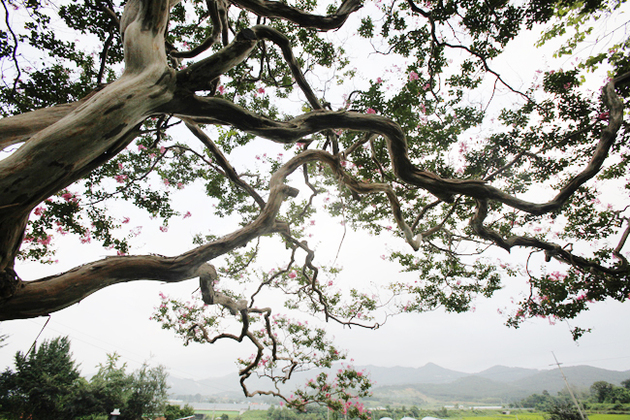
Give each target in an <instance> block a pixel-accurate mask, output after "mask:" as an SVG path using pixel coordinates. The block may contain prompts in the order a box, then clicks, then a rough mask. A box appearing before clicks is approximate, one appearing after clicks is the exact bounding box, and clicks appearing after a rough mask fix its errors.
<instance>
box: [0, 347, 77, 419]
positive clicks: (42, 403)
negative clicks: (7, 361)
mask: <svg viewBox="0 0 630 420" xmlns="http://www.w3.org/2000/svg"><path fill="white" fill-rule="evenodd" d="M85 388H86V383H85V381H84V380H83V379H82V378H80V376H79V371H78V370H77V367H76V365H75V362H74V361H73V360H72V354H71V353H70V342H69V340H68V338H67V337H59V338H55V339H53V340H50V341H44V342H42V344H41V345H40V346H39V347H38V348H33V349H31V351H30V352H28V353H27V354H23V353H21V352H18V353H17V354H16V355H15V371H12V370H10V369H7V370H6V371H5V372H4V373H3V374H2V376H0V413H2V415H3V416H4V417H6V418H8V419H23V418H25V417H29V418H33V419H42V420H46V419H51V420H52V419H68V420H69V419H75V418H80V417H81V416H82V415H86V414H89V411H85V410H86V409H88V410H89V407H86V404H85V403H86V401H85V398H84V397H85V395H84V392H82V390H84V389H85Z"/></svg>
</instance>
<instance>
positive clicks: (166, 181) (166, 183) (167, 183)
mask: <svg viewBox="0 0 630 420" xmlns="http://www.w3.org/2000/svg"><path fill="white" fill-rule="evenodd" d="M162 181H163V182H164V185H170V182H168V179H166V178H164V179H163V180H162Z"/></svg>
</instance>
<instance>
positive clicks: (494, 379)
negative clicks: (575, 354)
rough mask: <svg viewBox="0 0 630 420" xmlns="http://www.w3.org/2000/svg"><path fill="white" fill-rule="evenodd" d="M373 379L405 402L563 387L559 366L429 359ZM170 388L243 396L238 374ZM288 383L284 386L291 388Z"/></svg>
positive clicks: (504, 398) (587, 370)
mask: <svg viewBox="0 0 630 420" xmlns="http://www.w3.org/2000/svg"><path fill="white" fill-rule="evenodd" d="M357 369H360V370H364V371H366V372H368V373H369V375H370V379H371V380H372V381H373V382H375V385H374V387H373V391H374V400H375V401H379V402H383V403H384V404H387V403H388V402H390V403H396V402H398V403H402V404H407V405H412V404H415V405H422V404H424V403H428V404H436V403H438V404H448V403H471V404H472V403H480V404H505V403H509V402H514V401H518V400H520V399H523V398H525V397H527V396H528V395H531V394H534V393H538V394H539V393H542V392H543V391H545V390H546V391H548V392H550V393H551V394H555V393H557V392H558V391H561V390H562V389H564V388H565V383H564V379H563V378H562V375H561V373H560V371H559V370H558V369H550V370H536V369H524V368H514V367H506V366H494V367H492V368H490V369H486V370H484V371H481V372H479V373H475V374H472V375H471V374H468V373H464V372H457V371H454V370H449V369H445V368H442V367H440V366H438V365H436V364H433V363H429V364H427V365H425V366H422V367H420V368H405V367H389V368H385V367H379V366H362V367H357ZM562 370H563V372H564V374H565V375H566V377H567V380H568V381H569V383H570V384H571V387H572V388H573V389H574V390H578V391H587V390H588V388H589V387H590V386H591V385H592V384H593V383H594V382H596V381H606V382H610V383H612V384H615V385H620V384H621V381H623V380H625V379H628V378H630V371H625V372H620V371H613V370H606V369H599V368H594V367H592V366H569V367H564V368H563V369H562ZM315 374H316V373H314V372H301V373H297V374H296V375H295V381H294V382H293V384H294V385H293V386H295V384H297V385H303V384H304V383H305V382H306V380H308V379H309V378H311V377H313V376H314V375H315ZM169 384H170V386H171V389H170V392H171V394H175V395H196V394H201V395H207V396H223V397H229V398H240V396H242V395H243V393H242V391H241V388H240V384H239V381H238V377H237V375H236V374H232V375H228V376H224V377H220V378H208V379H204V380H200V381H195V380H192V379H181V378H177V377H172V376H171V377H169ZM249 384H250V388H251V389H254V388H259V387H261V386H264V383H263V382H262V380H258V379H255V378H251V380H250V381H249ZM291 386H292V385H291V384H287V388H286V390H288V389H289V387H291Z"/></svg>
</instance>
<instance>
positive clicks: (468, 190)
mask: <svg viewBox="0 0 630 420" xmlns="http://www.w3.org/2000/svg"><path fill="white" fill-rule="evenodd" d="M628 78H630V74H629V75H624V76H620V77H618V78H616V79H614V80H612V81H611V82H610V83H608V84H607V85H606V87H605V93H606V98H605V99H606V103H607V105H608V108H609V110H610V112H609V113H610V119H609V121H608V126H607V127H606V128H605V129H604V130H603V131H602V133H601V137H600V140H599V142H598V144H597V147H596V149H595V152H594V154H593V156H592V158H591V160H590V162H589V163H588V164H587V165H586V167H585V168H584V169H583V170H582V171H581V172H580V173H579V174H577V175H576V176H574V177H573V178H572V179H571V180H569V181H568V182H567V184H566V185H565V186H564V187H563V188H561V189H560V190H559V192H558V193H557V195H556V196H555V197H554V198H553V199H552V200H550V201H548V202H546V203H533V202H530V201H526V200H522V199H520V198H517V197H515V196H512V195H510V194H507V193H505V192H503V191H501V190H500V189H498V188H496V187H493V186H491V185H489V184H487V183H486V182H484V181H480V180H462V179H445V178H441V177H439V176H438V175H436V174H434V173H432V172H429V171H425V170H422V169H420V168H417V167H416V166H415V165H414V164H413V163H412V162H411V160H410V159H409V156H408V152H407V151H408V148H407V141H406V138H405V135H404V133H403V131H402V130H401V128H400V127H399V126H398V125H397V124H395V123H394V122H392V121H391V120H389V119H387V118H385V117H382V116H379V115H363V114H359V113H355V112H343V111H342V112H333V111H315V112H311V113H307V114H303V115H301V116H298V117H296V118H293V119H291V120H288V121H274V120H270V119H268V118H264V117H261V116H259V115H257V114H254V113H252V112H250V111H247V110H245V109H243V108H241V107H239V106H237V105H235V104H233V103H231V102H229V101H226V100H224V99H220V98H200V97H197V96H194V95H182V96H179V97H176V98H174V100H173V101H172V102H171V103H170V104H168V105H166V106H165V107H164V112H168V113H174V114H180V115H182V116H184V117H189V118H191V119H194V120H196V121H198V122H207V121H209V122H213V123H220V124H225V125H232V126H234V127H236V128H237V129H240V130H243V131H246V132H248V133H251V134H254V135H257V136H260V137H264V138H267V139H269V140H272V141H275V142H278V143H285V144H287V143H293V142H296V141H297V140H299V139H301V138H303V137H305V136H307V135H310V134H314V133H317V132H319V131H323V130H326V129H349V130H358V131H367V132H374V133H378V134H380V135H382V136H383V137H384V138H385V139H386V142H387V146H388V150H389V155H390V157H391V162H392V169H393V172H394V174H395V175H396V176H397V177H398V178H399V179H400V180H402V181H403V182H406V183H408V184H411V185H414V186H417V187H420V188H423V189H425V190H427V191H428V192H430V193H431V194H433V195H435V196H436V197H438V198H440V199H441V200H443V201H447V202H452V201H453V199H454V198H453V197H454V196H455V195H458V194H461V195H464V196H468V197H472V198H476V199H487V200H494V201H498V202H500V203H503V204H505V205H507V206H510V207H513V208H516V209H518V210H522V211H525V212H527V213H530V214H534V215H540V214H545V213H548V212H551V211H555V210H557V209H559V208H560V207H562V206H563V205H564V204H565V203H566V201H567V200H568V199H569V198H570V197H571V195H572V194H573V193H574V192H575V191H576V190H577V189H578V188H579V187H580V186H581V185H583V184H584V183H585V182H587V181H588V180H590V179H592V178H593V177H594V176H595V175H596V174H597V173H598V172H599V170H600V169H601V167H602V164H603V162H604V160H605V159H606V157H607V156H608V151H609V150H610V148H611V147H612V145H613V144H614V142H615V138H616V135H617V132H618V130H619V128H620V127H621V121H622V117H623V104H622V102H621V100H620V99H619V97H618V96H617V94H616V93H615V90H614V89H615V84H616V83H622V82H624V81H625V80H626V79H628Z"/></svg>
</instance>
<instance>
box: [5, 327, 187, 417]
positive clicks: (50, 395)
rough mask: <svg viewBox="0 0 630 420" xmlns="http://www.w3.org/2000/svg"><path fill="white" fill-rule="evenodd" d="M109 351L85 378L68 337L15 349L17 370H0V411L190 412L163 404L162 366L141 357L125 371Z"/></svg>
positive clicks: (13, 414)
mask: <svg viewBox="0 0 630 420" xmlns="http://www.w3.org/2000/svg"><path fill="white" fill-rule="evenodd" d="M107 357H108V360H107V362H106V363H103V364H101V365H99V366H98V368H99V370H98V372H97V374H96V375H94V376H93V377H92V378H91V379H90V381H89V382H88V381H87V380H86V379H84V378H82V377H80V373H79V370H78V369H77V365H76V364H75V361H74V360H73V359H72V353H70V341H69V339H68V337H58V338H54V339H52V340H45V341H44V342H42V344H41V345H40V346H39V347H37V348H35V344H34V345H33V348H31V349H30V350H29V352H28V353H27V354H24V353H22V352H18V353H17V354H16V355H15V371H12V370H11V369H8V368H7V370H6V371H5V372H4V373H2V375H1V376H0V413H2V415H3V416H4V417H3V418H8V419H23V418H25V417H28V418H33V419H41V420H45V419H55V420H61V419H68V420H70V419H73V420H74V419H93V418H95V416H97V417H109V413H111V412H112V411H113V410H114V409H118V410H119V412H120V416H119V418H120V419H121V420H138V419H143V418H146V416H147V415H151V416H153V415H155V414H162V413H166V411H169V412H170V413H173V412H174V413H180V412H183V413H190V407H188V408H185V409H184V410H179V409H177V410H176V409H175V408H176V407H172V408H169V409H168V410H167V404H166V399H167V392H166V390H167V385H166V377H167V376H168V374H167V373H166V370H165V368H164V366H157V367H149V366H148V365H147V364H146V363H145V364H143V365H142V367H141V368H140V369H138V370H136V371H134V372H133V373H127V372H126V365H125V364H123V365H122V366H118V355H117V354H111V355H108V356H107ZM189 415H190V414H189ZM173 418H175V417H173Z"/></svg>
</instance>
